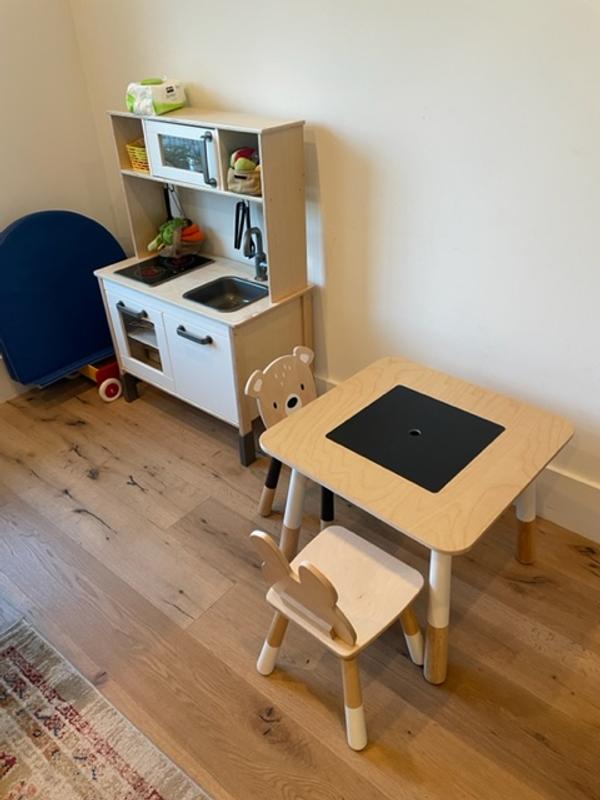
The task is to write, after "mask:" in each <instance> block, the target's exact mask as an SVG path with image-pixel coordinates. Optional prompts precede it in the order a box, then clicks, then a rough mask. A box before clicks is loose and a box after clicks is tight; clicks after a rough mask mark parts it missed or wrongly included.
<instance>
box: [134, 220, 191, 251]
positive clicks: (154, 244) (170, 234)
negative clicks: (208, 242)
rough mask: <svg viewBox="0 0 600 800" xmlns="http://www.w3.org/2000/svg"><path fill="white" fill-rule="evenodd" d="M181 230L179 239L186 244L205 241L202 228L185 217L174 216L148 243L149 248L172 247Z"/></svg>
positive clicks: (151, 249)
mask: <svg viewBox="0 0 600 800" xmlns="http://www.w3.org/2000/svg"><path fill="white" fill-rule="evenodd" d="M177 231H181V234H180V237H179V241H181V242H183V243H186V244H188V243H189V244H194V243H195V244H197V243H198V242H203V241H204V239H205V234H204V231H203V230H202V228H200V227H199V226H198V225H195V224H193V223H192V222H191V221H190V220H189V219H186V218H185V217H174V218H173V219H169V220H167V221H166V222H163V224H162V225H161V226H160V228H159V229H158V235H157V236H156V237H155V238H154V239H153V240H152V241H151V242H150V244H149V245H148V250H150V252H153V251H154V250H162V249H163V248H164V247H170V246H171V245H173V244H174V242H175V234H176V232H177Z"/></svg>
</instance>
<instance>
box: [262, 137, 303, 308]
mask: <svg viewBox="0 0 600 800" xmlns="http://www.w3.org/2000/svg"><path fill="white" fill-rule="evenodd" d="M260 151H261V165H262V166H261V169H262V176H263V203H264V206H263V207H264V215H265V229H266V231H265V232H266V242H267V253H268V261H269V265H268V268H269V288H270V292H271V299H272V300H274V301H275V300H281V299H282V298H284V297H287V296H288V295H290V294H292V293H293V292H295V291H297V290H298V289H302V288H303V287H304V286H306V208H305V199H304V139H303V129H302V128H301V127H297V128H289V129H287V130H285V131H278V132H277V133H269V134H263V135H262V136H261V137H260Z"/></svg>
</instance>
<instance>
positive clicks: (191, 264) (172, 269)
mask: <svg viewBox="0 0 600 800" xmlns="http://www.w3.org/2000/svg"><path fill="white" fill-rule="evenodd" d="M212 261H213V260H212V258H207V257H206V256H199V255H197V254H196V253H187V254H186V255H183V256H174V257H169V256H160V255H158V256H154V258H149V259H148V260H147V261H141V262H140V263H139V264H133V265H132V266H130V267H124V268H123V269H118V270H117V271H116V273H115V274H117V275H125V276H126V277H127V278H132V279H133V280H134V281H140V282H141V283H145V284H147V285H148V286H158V284H159V283H165V281H170V280H171V278H176V277H177V276H178V275H181V274H182V273H183V272H187V271H188V270H190V269H195V268H196V267H202V266H204V265H205V264H212Z"/></svg>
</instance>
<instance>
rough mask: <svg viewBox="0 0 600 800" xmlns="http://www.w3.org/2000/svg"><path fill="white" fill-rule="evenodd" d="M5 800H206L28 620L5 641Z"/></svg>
mask: <svg viewBox="0 0 600 800" xmlns="http://www.w3.org/2000/svg"><path fill="white" fill-rule="evenodd" d="M0 798H1V800H32V798H35V799H36V800H206V798H208V795H207V794H205V793H204V792H203V791H202V790H201V789H200V788H199V787H198V786H197V785H196V784H195V783H193V782H192V781H191V780H190V779H189V778H188V777H187V776H186V775H185V774H184V773H183V772H182V771H181V770H180V769H178V768H177V767H176V766H175V765H174V764H173V763H172V762H171V761H169V760H168V759H167V757H166V756H164V755H163V754H162V753H161V752H160V751H159V750H157V749H156V747H154V746H153V745H152V744H151V743H150V742H149V741H148V739H146V738H145V736H143V734H141V733H140V732H139V731H138V730H137V729H136V728H134V727H133V725H131V724H130V723H129V722H128V721H127V720H126V719H125V718H124V717H123V716H122V715H121V714H120V713H119V712H118V711H117V710H116V709H115V708H114V707H113V706H111V705H110V703H109V702H108V701H107V700H105V699H104V698H103V697H102V695H101V694H100V693H99V692H98V690H97V689H96V688H95V687H94V686H92V684H91V683H89V682H88V681H87V680H86V679H85V678H84V677H83V676H82V675H80V674H79V673H78V672H77V671H76V670H75V669H74V667H72V666H71V665H70V664H69V663H68V662H67V661H65V659H64V658H63V657H62V656H61V655H60V654H59V653H57V652H56V650H54V648H52V647H51V646H50V645H49V644H48V643H47V642H46V641H45V640H44V639H42V638H41V637H40V636H39V635H38V634H37V633H36V632H35V631H34V630H33V628H32V627H31V626H30V625H28V624H27V623H26V622H23V621H21V622H18V623H17V624H16V625H14V626H13V627H12V628H10V629H9V630H8V631H7V632H6V633H4V634H2V635H0Z"/></svg>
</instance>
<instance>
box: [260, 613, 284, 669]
mask: <svg viewBox="0 0 600 800" xmlns="http://www.w3.org/2000/svg"><path fill="white" fill-rule="evenodd" d="M287 626H288V620H287V619H286V617H284V616H283V614H280V613H279V612H276V613H275V616H274V617H273V621H272V622H271V627H270V628H269V633H268V634H267V638H266V639H265V641H264V643H263V646H262V649H261V651H260V654H259V656H258V661H257V662H256V669H257V670H258V671H259V672H260V674H261V675H270V674H271V673H272V672H273V670H274V669H275V664H276V663H277V656H278V655H279V648H280V647H281V643H282V642H283V637H284V636H285V632H286V630H287Z"/></svg>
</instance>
